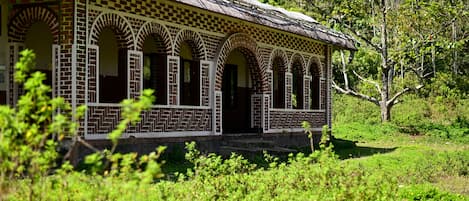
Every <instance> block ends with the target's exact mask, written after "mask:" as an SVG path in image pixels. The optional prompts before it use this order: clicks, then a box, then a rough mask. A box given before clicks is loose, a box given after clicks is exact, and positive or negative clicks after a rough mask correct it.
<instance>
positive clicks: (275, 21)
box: [175, 0, 356, 50]
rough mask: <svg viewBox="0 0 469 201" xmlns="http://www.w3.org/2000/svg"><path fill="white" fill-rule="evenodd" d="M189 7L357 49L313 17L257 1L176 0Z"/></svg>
mask: <svg viewBox="0 0 469 201" xmlns="http://www.w3.org/2000/svg"><path fill="white" fill-rule="evenodd" d="M175 1H177V2H181V3H184V4H187V5H191V6H194V7H198V8H201V9H205V10H209V11H212V12H216V13H220V14H224V15H227V16H231V17H235V18H239V19H242V20H246V21H249V22H253V23H257V24H261V25H265V26H268V27H272V28H275V29H279V30H283V31H287V32H291V33H295V34H298V35H302V36H306V37H309V38H312V39H315V40H319V41H323V42H325V43H329V44H333V45H335V46H338V47H340V48H344V49H350V50H356V47H355V43H354V40H353V39H352V38H351V37H349V36H347V35H345V34H343V33H340V32H337V31H334V30H332V29H329V28H327V27H325V26H323V25H321V24H319V23H318V22H317V21H316V20H314V19H313V18H311V17H309V16H307V15H304V14H302V13H298V12H292V11H287V10H285V9H283V8H278V7H275V6H271V5H268V4H264V3H261V2H259V1H257V0H175Z"/></svg>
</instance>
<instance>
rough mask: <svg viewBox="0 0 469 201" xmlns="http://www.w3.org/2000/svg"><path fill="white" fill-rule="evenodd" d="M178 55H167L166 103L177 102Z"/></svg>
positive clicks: (172, 103)
mask: <svg viewBox="0 0 469 201" xmlns="http://www.w3.org/2000/svg"><path fill="white" fill-rule="evenodd" d="M178 69H179V57H175V56H168V104H169V105H178V103H179V87H178V86H179V80H178V78H179V71H178Z"/></svg>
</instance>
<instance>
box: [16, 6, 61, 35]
mask: <svg viewBox="0 0 469 201" xmlns="http://www.w3.org/2000/svg"><path fill="white" fill-rule="evenodd" d="M36 22H44V23H46V24H47V26H48V27H49V29H50V31H51V33H52V35H53V37H54V44H58V42H59V22H58V18H57V14H56V13H55V12H54V11H52V10H51V9H49V8H46V7H41V6H35V7H28V8H24V9H22V10H20V11H19V12H18V13H17V14H15V16H14V17H13V18H12V19H11V20H10V22H9V24H8V38H9V41H10V42H24V41H25V37H26V33H27V32H28V30H29V28H30V27H31V26H32V25H33V24H34V23H36Z"/></svg>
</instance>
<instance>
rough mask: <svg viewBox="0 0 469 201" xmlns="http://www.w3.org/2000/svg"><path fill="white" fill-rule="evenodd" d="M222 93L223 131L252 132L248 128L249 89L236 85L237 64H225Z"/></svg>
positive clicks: (249, 111) (249, 119) (249, 110)
mask: <svg viewBox="0 0 469 201" xmlns="http://www.w3.org/2000/svg"><path fill="white" fill-rule="evenodd" d="M222 93H223V100H222V101H223V102H222V106H223V132H224V133H246V132H252V129H251V128H250V127H251V126H250V121H251V118H250V114H251V108H250V107H251V106H250V101H249V97H250V89H249V88H248V87H239V86H238V66H236V65H230V64H227V65H225V70H224V72H223V84H222Z"/></svg>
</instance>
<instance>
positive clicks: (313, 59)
mask: <svg viewBox="0 0 469 201" xmlns="http://www.w3.org/2000/svg"><path fill="white" fill-rule="evenodd" d="M313 64H316V66H317V69H316V70H317V72H316V73H317V74H313V73H314V72H311V66H312V65H313ZM306 67H307V74H308V75H311V76H315V75H316V76H319V77H324V69H323V66H322V63H321V60H320V59H319V57H317V56H312V57H311V58H310V59H309V61H308V65H307V66H306Z"/></svg>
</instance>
